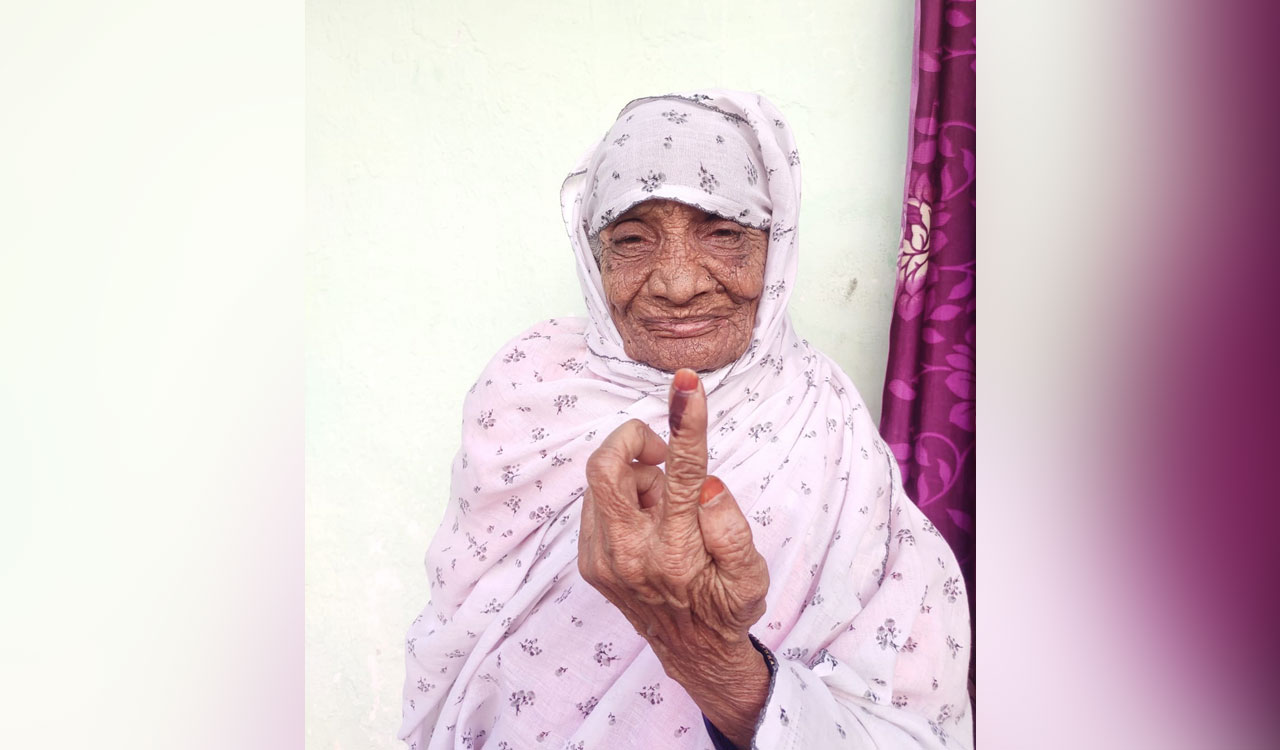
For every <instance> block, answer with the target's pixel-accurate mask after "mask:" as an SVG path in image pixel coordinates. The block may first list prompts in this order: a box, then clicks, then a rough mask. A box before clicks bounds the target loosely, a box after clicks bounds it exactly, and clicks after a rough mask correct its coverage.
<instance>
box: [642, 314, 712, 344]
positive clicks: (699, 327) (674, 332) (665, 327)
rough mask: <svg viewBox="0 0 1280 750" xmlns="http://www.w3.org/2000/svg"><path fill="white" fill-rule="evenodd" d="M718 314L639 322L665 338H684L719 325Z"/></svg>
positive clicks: (705, 331)
mask: <svg viewBox="0 0 1280 750" xmlns="http://www.w3.org/2000/svg"><path fill="white" fill-rule="evenodd" d="M723 320H724V318H723V317H722V316H720V315H696V316H690V317H680V318H645V319H643V320H642V321H641V324H642V325H643V326H644V327H645V328H646V329H647V330H648V331H650V332H651V333H653V334H655V335H658V336H663V337H666V338H674V339H684V338H691V337H693V336H702V335H705V334H707V333H710V332H711V331H714V330H715V329H716V328H718V327H719V325H720V323H721V322H722V321H723Z"/></svg>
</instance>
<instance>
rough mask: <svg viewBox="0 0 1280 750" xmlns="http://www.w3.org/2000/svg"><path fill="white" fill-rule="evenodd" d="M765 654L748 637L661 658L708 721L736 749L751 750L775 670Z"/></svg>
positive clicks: (744, 634)
mask: <svg viewBox="0 0 1280 750" xmlns="http://www.w3.org/2000/svg"><path fill="white" fill-rule="evenodd" d="M767 653H768V651H767V650H760V649H758V648H757V647H756V646H755V645H754V644H753V643H752V640H751V639H750V637H749V636H748V635H747V634H746V633H743V634H742V637H741V638H737V637H733V638H727V639H723V640H722V641H721V642H720V643H719V644H717V647H716V648H714V649H708V650H706V651H705V652H703V653H700V654H697V655H681V656H676V655H675V654H674V653H672V652H670V651H668V652H667V653H666V654H665V655H664V654H659V659H660V660H661V661H662V664H663V668H664V669H665V670H666V672H667V674H668V675H669V676H670V677H671V678H672V679H674V680H675V681H676V682H678V683H679V684H680V685H681V687H683V688H684V689H685V691H686V692H688V693H689V696H690V697H691V698H692V699H693V701H694V703H696V704H697V706H698V708H699V709H700V710H701V711H702V714H703V716H705V717H706V719H707V720H708V721H710V722H711V723H712V724H713V725H714V726H715V727H716V728H717V729H718V730H719V731H720V732H721V733H722V734H723V735H724V736H725V737H726V738H727V739H729V740H730V741H731V742H732V743H733V744H735V745H736V746H737V747H740V748H745V747H750V745H751V739H752V737H753V736H754V735H755V727H756V722H757V720H758V718H759V716H760V712H761V710H763V708H764V704H765V701H766V700H767V699H768V696H769V689H770V685H771V683H772V677H773V669H772V668H771V667H770V666H769V664H768V661H767V656H766V654H767Z"/></svg>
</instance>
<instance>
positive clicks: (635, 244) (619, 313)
mask: <svg viewBox="0 0 1280 750" xmlns="http://www.w3.org/2000/svg"><path fill="white" fill-rule="evenodd" d="M600 244H601V257H600V276H601V281H602V282H603V284H604V292H605V297H606V299H607V300H608V302H609V315H610V317H611V318H612V319H613V324H614V326H615V327H616V328H617V329H618V334H619V336H621V337H622V344H623V349H624V350H625V351H626V353H627V356H628V357H631V358H632V359H634V360H635V361H637V362H644V363H645V364H648V365H650V366H652V367H656V368H658V369H659V370H666V371H667V372H674V371H675V370H676V369H677V368H680V367H687V368H690V369H692V370H696V371H699V372H706V371H709V370H714V369H717V368H719V367H723V366H725V365H727V364H729V363H731V362H733V361H734V360H736V359H737V358H738V357H740V356H742V353H743V352H745V351H746V350H747V346H748V344H749V343H750V341H751V333H752V331H753V329H754V326H755V320H756V309H757V307H759V303H760V295H761V294H762V293H763V291H764V266H765V255H766V252H767V250H768V246H769V236H768V234H767V233H766V232H765V231H764V230H761V229H755V228H753V227H746V226H743V225H741V224H738V223H736V222H733V221H729V220H728V219H723V218H721V217H719V216H716V215H714V214H709V213H704V212H703V211H700V210H698V209H696V208H692V207H690V206H687V205H685V204H683V203H677V202H675V201H669V200H661V199H655V200H650V201H645V202H644V203H641V204H638V205H636V206H634V207H633V208H632V209H631V210H629V211H627V212H626V213H624V214H623V215H622V216H620V217H618V219H617V220H615V221H614V222H613V223H611V224H609V225H608V226H607V227H605V228H604V229H603V230H601V232H600Z"/></svg>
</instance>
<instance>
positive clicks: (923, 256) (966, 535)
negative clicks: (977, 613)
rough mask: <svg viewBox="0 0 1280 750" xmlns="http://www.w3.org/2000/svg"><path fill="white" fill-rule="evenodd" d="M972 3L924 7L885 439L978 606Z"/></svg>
mask: <svg viewBox="0 0 1280 750" xmlns="http://www.w3.org/2000/svg"><path fill="white" fill-rule="evenodd" d="M974 16H975V2H974V1H973V0H968V1H965V0H946V1H944V0H918V1H917V4H916V41H915V59H914V62H913V70H912V87H911V88H912V101H911V123H910V128H911V129H910V133H911V134H910V139H909V146H908V161H907V178H906V188H905V195H904V199H903V220H902V240H901V244H900V246H899V251H898V280H897V290H896V293H895V298H894V310H893V321H892V326H891V328H890V334H889V363H888V368H887V372H886V375H885V392H884V408H883V414H882V416H881V420H880V431H881V433H882V434H883V435H884V438H885V440H886V441H887V442H888V443H889V445H890V446H891V447H892V449H893V452H894V454H895V455H896V456H897V458H898V463H899V466H900V467H901V469H902V477H903V484H904V485H905V486H906V487H907V489H908V491H909V492H910V493H911V494H912V496H913V497H914V498H915V501H916V504H917V505H919V506H920V509H921V510H922V511H924V513H925V515H926V516H928V517H929V519H930V520H931V521H932V522H933V523H934V525H935V526H936V527H937V528H938V530H939V531H941V532H942V535H943V536H944V537H945V538H946V540H947V541H948V542H949V543H950V544H951V547H952V549H953V550H954V551H955V553H956V557H957V558H958V559H959V561H960V565H961V569H962V570H963V571H964V576H965V580H966V581H967V582H968V584H969V585H968V586H967V590H968V592H969V596H970V607H971V608H972V607H973V606H974V602H973V595H974V591H975V590H976V586H975V581H974V567H973V564H974V460H975V457H974V373H975V368H974V361H975V351H974V349H975V340H974V339H975V324H976V316H975V308H976V300H975V295H974V274H975V270H976V269H975V262H976V260H975V255H974V205H975V193H976V181H975V176H974V148H975V135H976V130H975V119H974V79H975V71H976V66H977V62H976V53H975V49H974V20H975V19H974Z"/></svg>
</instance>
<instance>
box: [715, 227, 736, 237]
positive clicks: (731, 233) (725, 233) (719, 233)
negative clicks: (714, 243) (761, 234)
mask: <svg viewBox="0 0 1280 750" xmlns="http://www.w3.org/2000/svg"><path fill="white" fill-rule="evenodd" d="M741 235H742V232H741V231H738V230H736V229H729V228H727V227H722V228H720V229H717V230H715V231H714V232H712V233H711V236H712V237H715V238H717V239H722V240H732V239H737V238H738V237H740V236H741Z"/></svg>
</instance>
